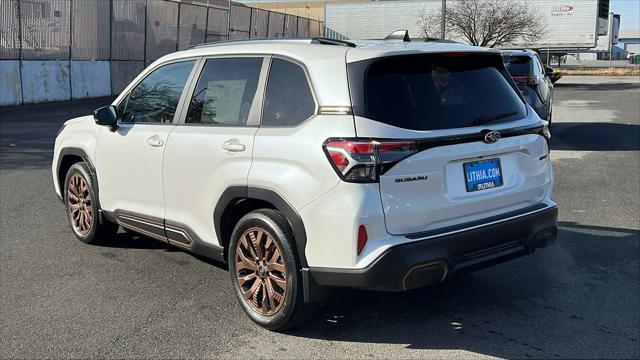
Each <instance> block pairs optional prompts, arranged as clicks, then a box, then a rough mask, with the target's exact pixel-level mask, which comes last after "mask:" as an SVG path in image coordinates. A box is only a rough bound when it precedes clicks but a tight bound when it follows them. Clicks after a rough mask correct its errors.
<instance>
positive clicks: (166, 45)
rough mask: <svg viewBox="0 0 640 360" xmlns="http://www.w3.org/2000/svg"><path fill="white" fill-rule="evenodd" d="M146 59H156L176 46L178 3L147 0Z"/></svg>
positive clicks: (172, 50)
mask: <svg viewBox="0 0 640 360" xmlns="http://www.w3.org/2000/svg"><path fill="white" fill-rule="evenodd" d="M146 26H147V44H146V47H147V59H146V60H156V59H159V58H160V57H162V56H163V55H166V54H169V53H172V52H174V51H176V49H177V47H178V3H174V2H169V1H163V0H147V25H146Z"/></svg>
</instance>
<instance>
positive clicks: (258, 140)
mask: <svg viewBox="0 0 640 360" xmlns="http://www.w3.org/2000/svg"><path fill="white" fill-rule="evenodd" d="M548 141H549V132H548V129H547V127H546V123H545V122H544V121H541V120H540V118H539V117H538V116H537V115H536V114H535V113H534V111H532V109H531V107H530V106H529V105H527V103H526V102H525V101H524V100H523V99H522V97H521V96H520V95H519V94H518V89H517V87H516V86H515V84H514V83H513V81H512V80H511V79H510V77H509V74H508V73H507V71H506V70H505V68H504V65H503V63H502V56H501V53H500V52H499V51H497V50H493V49H485V48H479V47H473V46H468V45H462V44H446V43H442V44H430V43H406V42H403V41H402V40H400V41H363V42H357V43H351V42H345V41H337V40H332V39H319V38H316V39H295V40H286V39H273V40H249V41H230V42H225V43H218V44H209V45H207V44H204V45H200V46H196V47H194V48H193V49H189V50H185V51H180V52H176V53H173V54H169V55H167V56H164V57H162V58H161V59H159V60H157V61H155V62H154V63H153V64H151V65H150V66H149V67H148V68H147V69H145V70H144V71H143V72H142V73H141V74H140V75H139V76H138V77H137V78H136V79H135V80H134V81H133V82H132V83H131V84H130V85H129V86H128V87H127V88H126V89H125V90H124V91H123V92H122V94H120V96H118V98H117V99H115V101H114V102H113V103H112V105H110V106H107V107H103V108H100V109H98V110H96V111H95V113H94V116H90V115H89V116H84V117H80V118H76V119H72V120H69V121H67V122H66V123H65V125H64V127H63V128H62V129H61V130H60V132H59V134H58V136H57V138H56V141H55V150H54V159H53V164H52V175H53V182H54V184H55V185H54V186H55V191H56V193H57V195H58V197H59V198H60V199H61V200H62V201H63V203H64V204H65V206H66V208H65V211H66V214H67V218H68V220H69V225H70V228H71V230H72V232H73V234H75V236H76V237H77V238H78V239H79V240H81V241H83V242H85V243H92V244H93V243H98V242H100V241H102V240H104V239H108V238H109V237H111V236H113V234H114V233H115V232H116V231H117V230H118V227H119V226H122V227H123V228H126V229H128V230H131V231H134V232H138V233H141V234H144V235H146V236H149V237H151V238H154V239H157V240H159V241H162V242H164V243H166V244H170V245H173V246H176V247H178V248H181V249H184V250H185V251H189V252H193V253H196V254H200V255H203V256H207V257H211V258H214V259H217V260H219V261H221V262H226V263H228V264H229V270H230V280H231V286H232V287H233V289H234V291H235V294H236V295H237V298H238V301H239V302H240V304H241V306H242V308H243V309H244V311H245V312H246V314H247V315H248V316H249V317H250V318H251V319H252V320H253V321H255V322H256V323H258V324H260V325H261V326H264V327H266V328H268V329H272V330H283V329H287V328H290V327H292V326H295V325H296V324H298V323H299V322H301V321H302V320H303V319H304V317H305V315H306V314H308V313H309V309H310V308H311V307H310V306H309V304H310V303H312V302H315V301H318V300H321V299H322V297H323V296H324V292H325V290H326V288H327V287H346V288H359V289H369V290H381V291H405V290H409V289H414V288H418V287H421V286H427V285H430V284H435V283H439V282H442V281H445V280H447V279H449V278H451V277H452V276H453V275H454V274H456V273H460V272H464V271H471V270H475V269H478V268H482V267H486V266H489V265H492V264H495V263H499V262H503V261H506V260H510V259H512V258H515V257H518V256H522V255H526V254H529V253H531V252H533V251H534V250H535V249H537V248H541V247H545V246H548V245H550V244H552V243H553V242H554V241H555V238H556V234H557V209H556V204H555V202H553V200H552V199H551V192H552V189H553V170H552V168H551V161H550V159H549V142H548ZM98 184H99V186H98ZM514 276H515V275H514ZM167 279H170V277H168V278H167ZM168 281H169V280H168Z"/></svg>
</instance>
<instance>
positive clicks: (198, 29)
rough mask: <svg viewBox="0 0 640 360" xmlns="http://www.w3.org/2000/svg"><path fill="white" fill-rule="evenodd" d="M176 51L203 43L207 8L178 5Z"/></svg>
mask: <svg viewBox="0 0 640 360" xmlns="http://www.w3.org/2000/svg"><path fill="white" fill-rule="evenodd" d="M178 30H179V34H178V50H182V49H184V48H186V47H187V46H189V45H194V44H201V43H203V42H204V39H205V34H206V32H207V8H206V7H202V6H196V5H188V4H180V21H179V28H178Z"/></svg>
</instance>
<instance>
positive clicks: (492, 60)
mask: <svg viewBox="0 0 640 360" xmlns="http://www.w3.org/2000/svg"><path fill="white" fill-rule="evenodd" d="M348 71H349V86H350V90H351V98H352V103H353V110H354V114H355V115H357V116H362V117H366V118H369V119H372V120H376V121H379V122H382V123H385V124H388V125H392V126H396V127H400V128H404V129H410V130H439V129H452V128H460V127H469V126H480V125H483V124H487V123H499V122H506V121H512V120H516V119H520V118H523V117H525V115H526V107H525V105H524V103H523V101H522V99H521V98H520V96H519V95H518V93H517V92H516V91H517V90H516V89H515V88H514V87H513V86H512V85H511V83H510V82H509V81H508V80H507V77H508V76H509V75H508V74H507V73H506V72H505V71H504V67H503V66H502V63H501V59H500V57H497V56H491V55H489V56H487V55H471V54H451V55H438V54H426V55H404V56H391V57H387V58H381V59H373V60H367V61H360V62H355V63H351V64H348Z"/></svg>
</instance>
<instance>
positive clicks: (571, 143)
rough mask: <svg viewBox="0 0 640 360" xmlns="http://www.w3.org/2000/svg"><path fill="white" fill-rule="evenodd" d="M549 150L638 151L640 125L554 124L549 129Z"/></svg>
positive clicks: (639, 146)
mask: <svg viewBox="0 0 640 360" xmlns="http://www.w3.org/2000/svg"><path fill="white" fill-rule="evenodd" d="M551 150H577V151H630V150H631V151H633V150H640V125H634V124H620V123H590V122H557V123H556V122H554V123H553V124H552V129H551Z"/></svg>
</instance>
